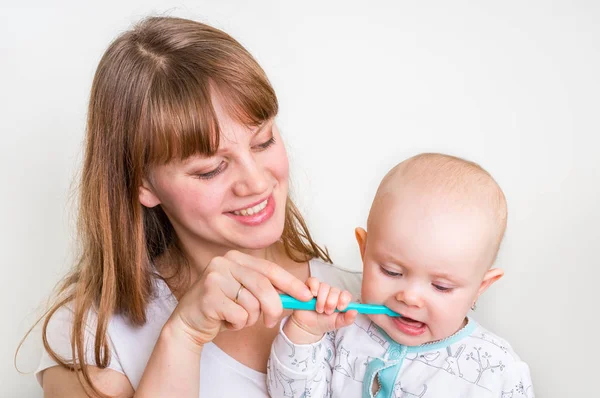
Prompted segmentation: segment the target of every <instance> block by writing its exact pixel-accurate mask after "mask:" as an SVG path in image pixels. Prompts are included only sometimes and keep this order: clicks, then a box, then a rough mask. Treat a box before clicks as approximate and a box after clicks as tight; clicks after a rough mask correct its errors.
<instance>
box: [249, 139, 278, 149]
mask: <svg viewBox="0 0 600 398" xmlns="http://www.w3.org/2000/svg"><path fill="white" fill-rule="evenodd" d="M274 143H275V137H271V138H269V140H268V141H265V142H263V143H262V144H258V145H255V146H254V149H256V150H258V151H264V150H265V149H267V148H268V147H270V146H271V145H273V144H274Z"/></svg>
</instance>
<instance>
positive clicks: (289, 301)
mask: <svg viewBox="0 0 600 398" xmlns="http://www.w3.org/2000/svg"><path fill="white" fill-rule="evenodd" d="M279 297H280V298H281V303H282V304H283V308H286V309H290V310H306V311H314V310H315V306H316V304H317V299H316V298H313V299H312V300H309V301H300V300H296V299H295V298H293V297H291V296H288V295H287V294H280V295H279ZM348 310H356V311H358V312H359V313H361V314H385V315H389V316H402V315H400V314H398V313H396V312H394V311H392V310H390V309H389V308H388V307H386V306H384V305H376V304H361V303H350V304H348V307H347V308H346V309H345V310H343V311H342V312H346V311H348ZM336 312H338V310H336Z"/></svg>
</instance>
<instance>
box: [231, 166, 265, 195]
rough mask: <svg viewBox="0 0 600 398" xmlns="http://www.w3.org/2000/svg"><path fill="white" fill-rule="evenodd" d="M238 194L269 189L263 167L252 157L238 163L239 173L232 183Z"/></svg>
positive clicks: (248, 193) (255, 192) (249, 193)
mask: <svg viewBox="0 0 600 398" xmlns="http://www.w3.org/2000/svg"><path fill="white" fill-rule="evenodd" d="M233 189H234V192H235V194H236V195H238V196H251V195H258V194H261V193H264V192H266V191H267V190H268V189H269V179H268V176H267V173H266V170H265V168H264V167H263V166H262V165H261V164H259V163H257V162H256V160H255V159H254V158H253V157H250V158H249V159H246V160H244V161H243V162H242V163H240V175H239V177H238V179H237V181H236V182H235V184H234V187H233Z"/></svg>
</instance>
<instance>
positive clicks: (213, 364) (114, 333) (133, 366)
mask: <svg viewBox="0 0 600 398" xmlns="http://www.w3.org/2000/svg"><path fill="white" fill-rule="evenodd" d="M309 266H310V275H311V276H314V277H316V278H318V279H319V280H321V281H323V282H326V283H328V284H330V285H331V286H336V287H339V288H341V289H345V290H348V291H350V292H351V293H352V296H353V297H358V295H359V294H360V279H361V274H360V273H359V272H355V271H349V270H345V269H343V268H339V267H336V266H334V265H331V264H327V263H324V262H322V261H320V260H317V259H313V260H311V261H309ZM156 289H157V291H156V296H155V298H154V299H153V300H152V301H151V302H150V303H149V305H148V308H147V310H146V313H147V318H146V319H147V322H146V323H145V324H144V325H143V326H134V325H132V324H130V323H129V321H128V320H127V319H126V318H124V317H122V316H120V315H115V316H113V318H112V319H111V320H110V321H109V324H108V331H107V334H108V340H109V345H110V348H111V361H110V364H109V365H108V367H109V368H110V369H113V370H116V371H117V372H120V373H122V374H124V375H125V376H126V377H127V378H128V379H129V381H130V382H131V385H132V386H133V388H134V389H137V387H138V385H139V383H140V380H141V379H142V374H143V373H144V369H145V368H146V364H147V363H148V360H149V359H150V355H151V354H152V351H153V349H154V345H155V344H156V341H157V340H158V336H159V334H160V332H161V330H162V328H163V326H164V324H165V322H166V321H167V319H169V317H170V316H171V314H172V313H173V310H174V309H175V307H176V306H177V299H176V298H175V296H174V295H173V294H172V293H171V291H170V290H169V287H168V286H167V285H166V283H164V282H163V281H162V280H159V279H157V281H156ZM96 321H97V318H96V314H95V313H94V312H93V311H90V314H89V315H88V320H87V333H86V335H85V339H86V346H87V347H88V349H87V350H86V363H88V364H90V365H95V360H94V349H93V347H94V334H95V330H96ZM72 324H73V311H72V310H71V308H70V307H68V306H65V307H63V308H61V309H59V310H58V311H57V312H56V313H55V315H54V316H53V317H52V319H51V321H50V322H49V324H48V329H47V338H48V343H49V345H50V347H52V349H53V350H54V351H55V352H56V353H57V354H58V355H59V356H61V357H62V358H65V359H68V360H70V359H71V357H72V353H71V328H72ZM56 365H57V363H56V362H55V361H54V360H53V359H52V358H51V357H50V355H49V354H48V353H47V352H46V351H44V352H43V354H42V358H41V360H40V364H39V366H38V368H37V370H36V372H35V375H36V377H37V380H38V382H39V383H40V385H41V384H42V378H43V375H44V370H46V369H48V368H50V367H53V366H56ZM200 396H201V397H203V398H213V397H247V398H258V397H261V398H262V397H266V396H267V387H266V374H265V373H261V372H258V371H256V370H253V369H251V368H249V367H247V366H245V365H243V364H241V363H239V362H238V361H236V360H235V359H233V358H232V357H230V356H229V355H227V354H226V353H225V352H223V351H222V350H221V349H220V348H219V347H217V346H216V345H215V344H213V343H208V344H206V345H205V346H204V348H203V350H202V359H201V364H200Z"/></svg>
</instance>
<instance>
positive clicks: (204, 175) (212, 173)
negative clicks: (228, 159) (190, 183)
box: [196, 162, 227, 180]
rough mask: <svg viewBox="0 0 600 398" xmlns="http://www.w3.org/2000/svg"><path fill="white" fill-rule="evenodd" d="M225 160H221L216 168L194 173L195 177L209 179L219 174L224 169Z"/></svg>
mask: <svg viewBox="0 0 600 398" xmlns="http://www.w3.org/2000/svg"><path fill="white" fill-rule="evenodd" d="M226 168H227V167H226V165H225V162H221V163H220V164H219V166H217V168H216V169H214V170H211V171H209V172H208V173H201V174H196V177H198V178H200V179H202V180H209V179H211V178H214V177H216V176H218V175H219V174H221V173H222V172H223V171H224V170H225V169H226Z"/></svg>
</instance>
